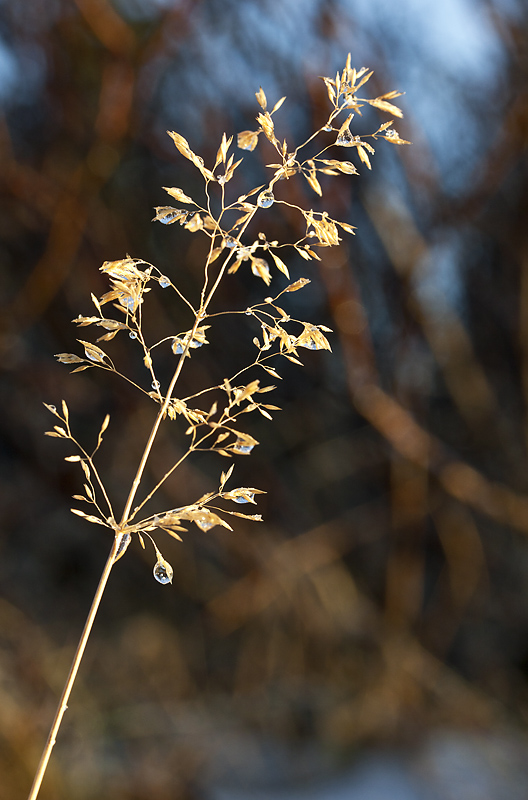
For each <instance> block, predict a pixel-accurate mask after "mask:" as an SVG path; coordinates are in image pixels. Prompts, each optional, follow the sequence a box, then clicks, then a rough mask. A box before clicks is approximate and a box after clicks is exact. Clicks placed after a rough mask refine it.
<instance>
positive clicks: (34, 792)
mask: <svg viewBox="0 0 528 800" xmlns="http://www.w3.org/2000/svg"><path fill="white" fill-rule="evenodd" d="M127 535H128V534H126V533H117V534H116V536H115V538H114V541H113V544H112V549H111V550H110V555H109V556H108V559H107V562H106V564H105V566H104V569H103V572H102V575H101V578H100V580H99V585H98V586H97V591H96V592H95V595H94V598H93V600H92V605H91V607H90V611H89V613H88V617H87V619H86V622H85V625H84V629H83V632H82V635H81V638H80V639H79V644H78V645H77V649H76V650H75V655H74V657H73V661H72V665H71V667H70V672H69V673H68V678H67V680H66V683H65V685H64V689H63V690H62V695H61V698H60V700H59V704H58V706H57V711H56V712H55V718H54V720H53V723H52V726H51V730H50V732H49V735H48V739H47V741H46V746H45V747H44V751H43V753H42V757H41V759H40V763H39V765H38V768H37V772H36V774H35V778H34V780H33V786H32V787H31V791H30V793H29V795H28V800H36V798H37V796H38V793H39V790H40V786H41V784H42V780H43V778H44V774H45V772H46V767H47V766H48V761H49V759H50V756H51V751H52V750H53V747H54V745H55V741H56V739H57V733H58V731H59V728H60V726H61V722H62V718H63V717H64V714H65V713H66V709H67V708H68V700H69V698H70V694H71V690H72V688H73V684H74V683H75V678H76V677H77V672H78V670H79V666H80V664H81V660H82V657H83V655H84V651H85V648H86V644H87V642H88V639H89V637H90V633H91V630H92V626H93V623H94V620H95V616H96V614H97V610H98V608H99V605H100V603H101V598H102V596H103V594H104V590H105V588H106V584H107V583H108V578H109V577H110V572H111V571H112V567H113V566H114V564H115V562H116V560H117V558H116V556H117V554H118V552H119V548H120V546H121V544H122V541H123V537H124V536H127Z"/></svg>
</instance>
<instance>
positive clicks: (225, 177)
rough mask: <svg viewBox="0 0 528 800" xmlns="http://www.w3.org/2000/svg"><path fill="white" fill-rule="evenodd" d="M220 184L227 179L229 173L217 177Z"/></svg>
mask: <svg viewBox="0 0 528 800" xmlns="http://www.w3.org/2000/svg"><path fill="white" fill-rule="evenodd" d="M216 180H217V181H218V183H219V184H220V185H222V184H224V183H225V182H226V180H227V175H219V176H218V178H217V179H216Z"/></svg>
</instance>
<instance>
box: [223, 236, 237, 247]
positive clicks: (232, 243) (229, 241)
mask: <svg viewBox="0 0 528 800" xmlns="http://www.w3.org/2000/svg"><path fill="white" fill-rule="evenodd" d="M224 243H225V246H226V247H229V248H230V249H232V248H233V247H236V246H237V244H238V242H237V240H236V239H234V238H233V236H227V237H226V238H225V239H224Z"/></svg>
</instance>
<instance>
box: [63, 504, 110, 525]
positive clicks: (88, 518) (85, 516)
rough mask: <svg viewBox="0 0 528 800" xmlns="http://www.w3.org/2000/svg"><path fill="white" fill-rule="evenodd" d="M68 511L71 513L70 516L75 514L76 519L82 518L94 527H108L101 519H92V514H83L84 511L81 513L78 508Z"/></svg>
mask: <svg viewBox="0 0 528 800" xmlns="http://www.w3.org/2000/svg"><path fill="white" fill-rule="evenodd" d="M70 511H71V512H72V514H77V516H78V517H82V518H83V519H85V520H86V522H93V523H94V524H96V525H104V527H105V528H109V527H110V526H109V525H108V523H107V522H104V521H103V520H102V519H99V517H94V516H92V514H85V513H84V511H81V510H80V509H78V508H70Z"/></svg>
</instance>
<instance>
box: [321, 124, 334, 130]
mask: <svg viewBox="0 0 528 800" xmlns="http://www.w3.org/2000/svg"><path fill="white" fill-rule="evenodd" d="M323 130H324V131H333V130H334V129H333V128H332V126H331V125H325V126H324V128H323Z"/></svg>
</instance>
